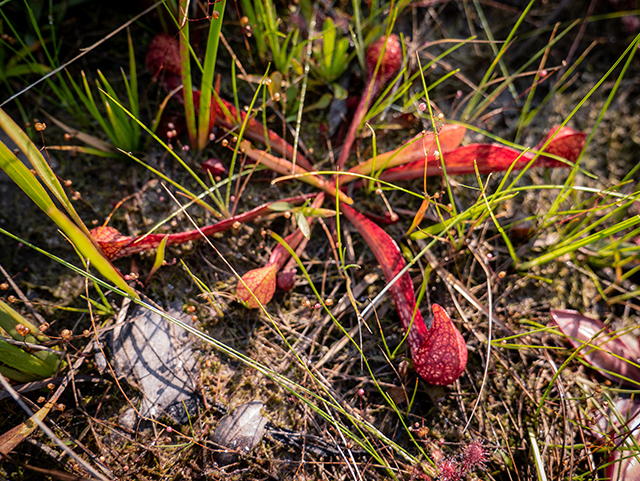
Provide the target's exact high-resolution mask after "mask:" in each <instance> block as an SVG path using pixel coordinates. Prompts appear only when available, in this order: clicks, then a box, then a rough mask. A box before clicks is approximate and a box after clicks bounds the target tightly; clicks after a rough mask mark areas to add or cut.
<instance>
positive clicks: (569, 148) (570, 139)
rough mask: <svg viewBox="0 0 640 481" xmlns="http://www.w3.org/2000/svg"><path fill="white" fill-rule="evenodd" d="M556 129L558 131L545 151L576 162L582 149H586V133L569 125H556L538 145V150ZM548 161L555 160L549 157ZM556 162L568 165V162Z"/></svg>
mask: <svg viewBox="0 0 640 481" xmlns="http://www.w3.org/2000/svg"><path fill="white" fill-rule="evenodd" d="M556 131H558V133H557V134H556V135H555V137H553V140H552V141H551V142H550V143H549V145H548V146H547V148H546V149H544V152H546V153H547V154H552V155H557V156H558V157H562V158H564V159H567V160H570V161H571V162H574V161H575V160H577V158H578V156H579V155H580V152H582V149H584V139H585V134H584V133H583V132H578V131H577V130H573V129H570V128H569V127H560V126H556V127H554V128H552V129H551V131H550V132H549V133H548V134H547V136H546V137H545V138H544V140H542V141H541V142H540V143H539V144H538V145H536V150H540V151H541V150H542V148H543V147H544V144H545V143H546V142H547V140H548V139H549V138H550V137H552V136H553V135H554V134H555V133H556ZM548 161H549V162H553V161H554V160H553V159H551V158H548ZM555 162H556V163H557V164H556V165H560V164H562V165H565V166H566V164H564V163H562V162H558V161H555Z"/></svg>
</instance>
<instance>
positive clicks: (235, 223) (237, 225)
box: [233, 220, 242, 230]
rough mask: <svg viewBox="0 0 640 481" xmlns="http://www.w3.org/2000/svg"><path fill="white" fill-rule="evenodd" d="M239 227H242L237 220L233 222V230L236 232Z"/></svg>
mask: <svg viewBox="0 0 640 481" xmlns="http://www.w3.org/2000/svg"><path fill="white" fill-rule="evenodd" d="M241 225H242V224H241V223H240V221H238V220H237V221H235V222H234V223H233V228H234V229H236V230H237V229H239V228H240V226H241Z"/></svg>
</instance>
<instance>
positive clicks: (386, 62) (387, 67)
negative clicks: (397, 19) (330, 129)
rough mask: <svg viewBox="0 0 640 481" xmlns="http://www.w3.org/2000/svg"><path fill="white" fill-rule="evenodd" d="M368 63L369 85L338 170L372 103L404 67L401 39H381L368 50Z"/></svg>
mask: <svg viewBox="0 0 640 481" xmlns="http://www.w3.org/2000/svg"><path fill="white" fill-rule="evenodd" d="M381 57H382V58H381ZM366 61H367V73H368V80H367V84H366V86H365V88H364V90H363V92H362V97H360V103H359V104H358V107H357V108H356V111H355V113H354V114H353V119H352V120H351V125H350V126H349V131H348V132H347V136H346V137H345V139H344V143H343V144H342V152H340V157H339V158H338V162H337V163H336V165H337V166H338V169H342V167H344V165H345V163H346V162H347V159H348V158H349V154H350V153H351V147H352V146H353V142H354V141H355V139H356V133H357V132H358V127H360V122H362V118H363V117H364V114H365V113H366V112H367V110H368V109H369V105H371V101H372V100H373V99H374V98H375V96H376V94H377V93H378V91H379V90H380V88H381V87H382V86H384V84H386V83H387V82H388V81H389V80H391V77H393V76H394V75H395V73H396V72H397V71H398V69H400V66H401V65H402V45H401V44H400V38H399V37H398V36H397V35H395V34H391V35H389V37H388V38H386V37H384V36H383V37H380V38H379V39H378V40H376V41H375V42H373V43H372V44H371V45H369V47H368V48H367V52H366ZM378 63H379V64H380V66H379V67H378V72H377V75H376V76H375V78H374V77H373V75H374V73H375V69H376V66H377V65H378Z"/></svg>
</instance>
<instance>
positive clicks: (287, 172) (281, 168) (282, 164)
mask: <svg viewBox="0 0 640 481" xmlns="http://www.w3.org/2000/svg"><path fill="white" fill-rule="evenodd" d="M240 150H241V151H242V153H243V154H245V155H247V156H248V157H249V158H250V159H252V160H254V161H255V162H257V163H260V164H262V165H264V166H266V167H267V168H269V169H271V170H273V171H275V172H278V173H279V174H282V175H284V176H295V178H297V179H299V180H301V181H303V182H306V183H307V184H311V185H313V186H314V187H317V188H318V189H322V190H324V191H325V192H326V193H327V194H329V195H331V196H333V197H335V196H336V195H339V196H340V202H344V203H346V204H349V205H351V204H353V199H351V197H349V196H348V195H347V194H345V193H344V192H339V191H338V190H336V186H335V185H334V184H333V183H332V182H327V181H326V180H325V179H324V178H323V177H320V176H319V175H308V174H309V173H310V172H309V171H308V170H305V169H304V168H303V167H301V166H299V165H295V166H294V165H293V164H292V163H291V162H289V161H288V160H285V159H281V158H279V157H275V156H273V155H271V154H269V153H267V152H265V151H264V150H259V149H254V148H253V147H251V144H250V143H249V142H247V141H246V140H243V141H242V143H241V144H240Z"/></svg>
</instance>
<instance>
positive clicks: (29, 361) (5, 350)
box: [0, 339, 56, 378]
mask: <svg viewBox="0 0 640 481" xmlns="http://www.w3.org/2000/svg"><path fill="white" fill-rule="evenodd" d="M0 359H1V360H2V362H3V363H4V364H6V365H7V366H9V367H12V368H14V369H17V370H18V371H21V372H24V373H26V374H35V375H37V376H39V377H42V378H47V377H51V376H53V374H54V373H55V372H56V366H50V365H48V364H47V363H46V362H44V361H43V360H41V359H38V358H37V357H35V356H34V355H32V354H29V353H27V352H25V351H23V350H22V349H20V348H19V347H16V346H13V345H11V344H9V343H8V342H7V341H3V340H2V339H0Z"/></svg>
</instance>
